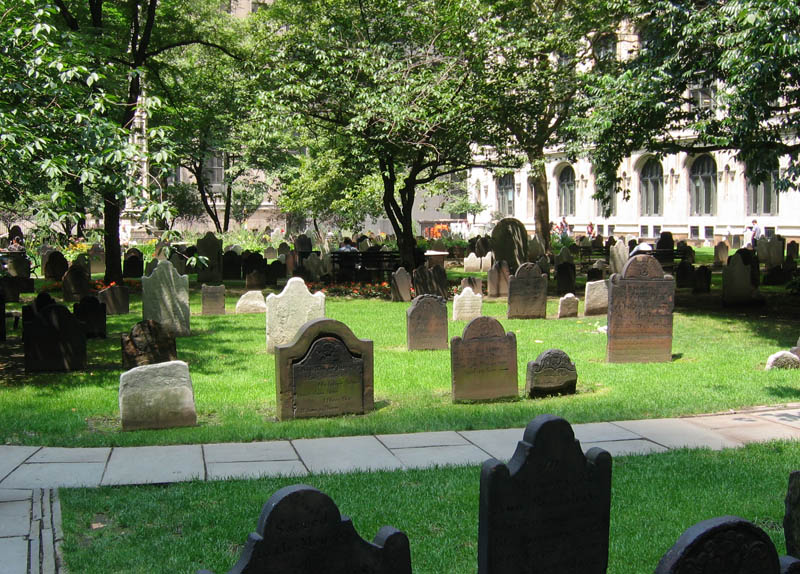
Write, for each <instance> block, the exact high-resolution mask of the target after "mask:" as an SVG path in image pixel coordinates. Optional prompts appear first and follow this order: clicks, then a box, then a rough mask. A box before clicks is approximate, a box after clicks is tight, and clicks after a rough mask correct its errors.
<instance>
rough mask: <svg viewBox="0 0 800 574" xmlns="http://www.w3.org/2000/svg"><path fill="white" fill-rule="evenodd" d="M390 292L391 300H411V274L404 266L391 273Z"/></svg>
mask: <svg viewBox="0 0 800 574" xmlns="http://www.w3.org/2000/svg"><path fill="white" fill-rule="evenodd" d="M391 292H392V301H395V302H397V301H406V302H408V301H411V275H409V274H408V271H406V270H405V268H404V267H399V268H398V269H397V271H394V272H393V273H392V280H391Z"/></svg>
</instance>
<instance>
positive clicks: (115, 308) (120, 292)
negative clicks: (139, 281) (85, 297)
mask: <svg viewBox="0 0 800 574" xmlns="http://www.w3.org/2000/svg"><path fill="white" fill-rule="evenodd" d="M97 298H98V299H99V300H100V301H101V302H103V303H105V305H106V313H108V314H109V315H127V314H128V313H130V293H129V292H128V288H127V287H126V286H124V285H111V286H110V287H106V288H105V289H102V290H101V291H100V292H99V293H98V294H97Z"/></svg>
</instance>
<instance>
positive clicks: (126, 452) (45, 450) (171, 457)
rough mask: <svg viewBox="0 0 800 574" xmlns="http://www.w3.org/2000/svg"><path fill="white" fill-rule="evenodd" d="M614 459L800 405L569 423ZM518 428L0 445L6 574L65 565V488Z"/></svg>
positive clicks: (451, 449)
mask: <svg viewBox="0 0 800 574" xmlns="http://www.w3.org/2000/svg"><path fill="white" fill-rule="evenodd" d="M573 429H574V431H575V437H576V438H577V439H578V440H580V442H581V445H582V446H583V448H584V450H588V449H589V448H592V447H595V446H598V447H601V448H604V449H605V450H607V451H609V452H610V453H611V455H612V456H619V455H623V454H648V453H654V452H665V451H667V450H670V449H674V448H681V447H691V448H711V449H714V450H718V449H722V448H728V447H739V446H742V445H744V444H745V443H749V442H760V441H767V440H774V439H795V440H797V439H800V404H794V405H790V406H789V407H787V408H783V409H769V408H765V409H752V410H747V411H743V412H738V413H727V414H717V415H705V416H696V417H685V418H675V419H651V420H637V421H618V422H602V423H588V424H577V425H573ZM523 430H524V429H522V428H515V429H500V430H478V431H443V432H422V433H412V434H395V435H374V436H353V437H338V438H318V439H298V440H292V441H270V442H253V443H224V444H206V445H179V446H145V447H119V448H55V447H29V446H0V556H2V557H3V558H4V560H0V574H29V573H30V574H33V573H39V572H41V573H49V572H58V571H60V565H59V559H58V545H59V543H60V540H61V533H60V507H59V505H58V498H57V491H56V490H55V489H57V488H59V487H78V486H89V487H94V486H106V485H109V486H110V485H123V484H151V483H171V482H181V481H187V480H223V479H226V478H257V477H261V476H278V475H283V476H297V477H303V476H305V475H307V474H309V473H342V472H352V471H355V470H399V469H404V468H425V467H430V466H434V465H440V466H441V465H464V464H481V463H482V462H483V461H484V460H486V459H487V458H490V457H494V458H497V459H500V460H504V461H505V460H508V459H509V458H511V455H512V454H513V453H514V449H515V448H516V445H517V442H518V441H519V440H520V439H522V433H523Z"/></svg>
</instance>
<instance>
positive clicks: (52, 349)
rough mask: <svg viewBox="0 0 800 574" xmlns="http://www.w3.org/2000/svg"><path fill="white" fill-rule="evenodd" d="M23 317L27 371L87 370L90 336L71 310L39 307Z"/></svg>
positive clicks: (56, 307)
mask: <svg viewBox="0 0 800 574" xmlns="http://www.w3.org/2000/svg"><path fill="white" fill-rule="evenodd" d="M37 301H38V298H37ZM22 317H23V321H22V328H23V337H22V339H23V343H24V345H23V346H24V351H25V371H27V372H29V373H30V372H36V371H77V370H81V369H84V368H86V336H85V335H84V333H83V329H82V328H81V325H80V323H78V320H77V319H76V318H75V316H74V315H73V314H72V313H70V312H69V309H67V308H66V307H65V306H63V305H56V304H50V305H47V306H44V307H43V306H41V305H36V309H35V310H29V311H28V312H25V310H24V309H23V314H22ZM4 320H5V319H4Z"/></svg>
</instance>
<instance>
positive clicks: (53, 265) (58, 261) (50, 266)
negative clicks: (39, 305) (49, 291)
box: [44, 251, 69, 281]
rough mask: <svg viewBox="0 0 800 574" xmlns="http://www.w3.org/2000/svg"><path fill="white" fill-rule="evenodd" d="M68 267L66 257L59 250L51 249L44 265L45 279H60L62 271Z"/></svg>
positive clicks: (64, 271)
mask: <svg viewBox="0 0 800 574" xmlns="http://www.w3.org/2000/svg"><path fill="white" fill-rule="evenodd" d="M67 269H69V264H68V263H67V259H66V257H64V255H63V254H62V253H61V252H60V251H52V252H51V253H50V254H49V255H48V256H47V263H46V264H45V267H44V276H45V279H52V280H53V281H61V278H62V277H64V273H66V272H67Z"/></svg>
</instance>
